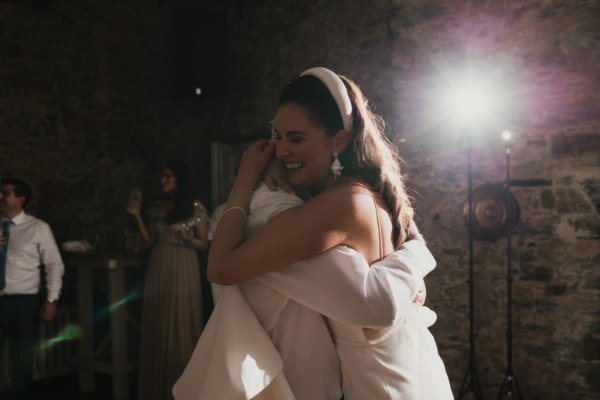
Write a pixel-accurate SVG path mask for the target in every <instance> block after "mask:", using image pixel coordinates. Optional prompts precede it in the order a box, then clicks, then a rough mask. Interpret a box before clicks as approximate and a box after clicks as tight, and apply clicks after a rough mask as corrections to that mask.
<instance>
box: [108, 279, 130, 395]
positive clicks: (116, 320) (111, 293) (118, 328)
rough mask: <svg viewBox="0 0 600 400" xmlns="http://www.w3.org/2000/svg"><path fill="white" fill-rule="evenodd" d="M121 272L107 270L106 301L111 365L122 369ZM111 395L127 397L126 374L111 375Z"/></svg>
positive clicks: (124, 358) (124, 350) (124, 343)
mask: <svg viewBox="0 0 600 400" xmlns="http://www.w3.org/2000/svg"><path fill="white" fill-rule="evenodd" d="M123 275H124V274H123V270H122V269H121V268H115V269H111V270H109V273H108V276H109V288H108V301H109V304H110V309H111V312H110V347H111V356H112V364H113V366H116V367H117V368H122V367H123V366H124V365H125V364H126V363H127V326H126V323H127V316H126V312H125V302H124V297H125V283H124V279H123V278H124V277H123ZM113 395H114V399H115V400H121V399H127V398H128V397H129V378H128V374H127V373H117V374H115V375H113Z"/></svg>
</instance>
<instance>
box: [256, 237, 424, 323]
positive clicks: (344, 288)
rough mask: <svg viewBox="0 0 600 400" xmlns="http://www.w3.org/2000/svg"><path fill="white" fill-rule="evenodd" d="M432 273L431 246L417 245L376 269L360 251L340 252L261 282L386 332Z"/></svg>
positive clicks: (409, 244) (405, 248) (345, 320)
mask: <svg viewBox="0 0 600 400" xmlns="http://www.w3.org/2000/svg"><path fill="white" fill-rule="evenodd" d="M433 268H435V259H434V258H433V256H432V255H431V253H430V252H429V250H428V249H427V246H426V245H425V244H424V243H423V242H422V241H416V240H415V241H409V242H407V243H405V245H404V246H403V247H402V248H401V249H399V250H398V251H396V252H395V253H392V254H391V255H389V256H388V257H386V258H385V259H383V260H381V261H379V262H377V263H375V264H373V265H372V266H371V267H369V265H368V264H367V262H366V261H365V259H364V257H362V256H361V255H360V254H359V253H357V252H356V251H355V250H353V249H351V248H349V247H346V246H337V247H335V248H333V249H331V250H329V251H327V252H325V253H323V254H320V255H318V256H316V257H313V258H311V259H308V260H304V261H300V262H297V263H294V264H292V265H291V266H288V267H286V268H284V269H282V270H280V271H275V272H271V273H269V274H266V275H263V276H261V277H260V278H259V279H261V280H262V281H263V282H265V283H266V284H267V285H269V286H270V287H271V288H273V289H274V290H277V291H279V292H281V293H283V294H285V295H286V296H288V297H290V298H291V299H293V300H295V301H296V302H298V303H300V304H302V305H304V306H306V307H308V308H310V309H312V310H314V311H316V312H318V313H321V314H323V315H325V316H326V317H328V318H331V319H333V320H337V321H340V322H342V323H346V324H350V325H356V326H362V327H368V328H383V327H387V326H390V325H392V323H393V321H394V320H395V319H396V318H397V317H398V316H399V315H402V314H403V312H404V310H405V308H406V307H408V306H409V305H410V304H411V302H412V300H413V298H414V297H415V295H416V293H417V292H418V291H419V289H420V288H421V286H422V285H423V277H424V276H425V275H426V274H427V273H429V272H430V271H431V270H432V269H433Z"/></svg>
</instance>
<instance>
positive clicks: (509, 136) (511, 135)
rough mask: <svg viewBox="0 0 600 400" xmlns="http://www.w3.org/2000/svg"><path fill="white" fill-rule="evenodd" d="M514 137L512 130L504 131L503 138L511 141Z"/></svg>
mask: <svg viewBox="0 0 600 400" xmlns="http://www.w3.org/2000/svg"><path fill="white" fill-rule="evenodd" d="M512 137H513V134H512V132H511V131H509V130H505V131H503V132H502V140H504V141H505V142H510V140H511V139H512Z"/></svg>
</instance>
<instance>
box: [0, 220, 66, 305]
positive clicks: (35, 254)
mask: <svg viewBox="0 0 600 400" xmlns="http://www.w3.org/2000/svg"><path fill="white" fill-rule="evenodd" d="M6 219H7V218H2V221H4V220H6ZM12 222H13V226H12V228H11V230H10V239H9V241H8V249H7V258H6V287H5V288H4V290H3V291H2V294H3V295H14V294H35V293H38V292H39V289H40V266H41V264H44V267H45V270H46V282H47V286H46V289H47V293H48V295H47V300H48V301H55V300H57V299H58V297H59V295H60V289H61V288H62V276H63V274H64V272H65V266H64V264H63V261H62V258H61V256H60V252H59V250H58V247H57V246H56V241H55V240H54V236H53V235H52V230H51V229H50V226H49V225H48V224H47V223H45V222H44V221H42V220H40V219H37V218H35V217H33V216H31V215H27V214H25V212H24V211H21V213H19V214H18V215H17V216H16V217H14V218H13V219H12Z"/></svg>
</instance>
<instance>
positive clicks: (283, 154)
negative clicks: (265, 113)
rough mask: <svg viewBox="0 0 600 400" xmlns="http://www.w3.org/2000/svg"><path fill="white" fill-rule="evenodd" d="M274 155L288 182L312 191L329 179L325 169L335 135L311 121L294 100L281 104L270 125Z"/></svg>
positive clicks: (331, 152) (327, 184) (319, 190)
mask: <svg viewBox="0 0 600 400" xmlns="http://www.w3.org/2000/svg"><path fill="white" fill-rule="evenodd" d="M272 139H273V141H274V142H275V149H276V156H277V158H278V159H280V160H281V161H282V162H283V163H284V165H285V168H286V170H287V173H288V179H289V183H290V184H291V185H292V186H298V187H304V188H307V189H308V190H309V191H311V193H313V194H316V193H319V192H321V191H322V190H324V189H326V188H327V187H329V186H330V185H331V184H332V183H333V176H332V175H331V172H330V170H329V165H330V164H331V161H332V154H333V152H334V151H335V135H334V136H330V135H328V133H327V131H326V130H325V129H324V128H322V127H320V126H318V125H315V123H314V122H313V121H312V120H311V119H310V118H309V115H308V113H307V112H306V110H305V109H304V108H303V107H302V106H299V105H297V104H293V103H290V104H282V105H280V106H279V108H278V109H277V115H276V117H275V124H274V126H273V137H272Z"/></svg>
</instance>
